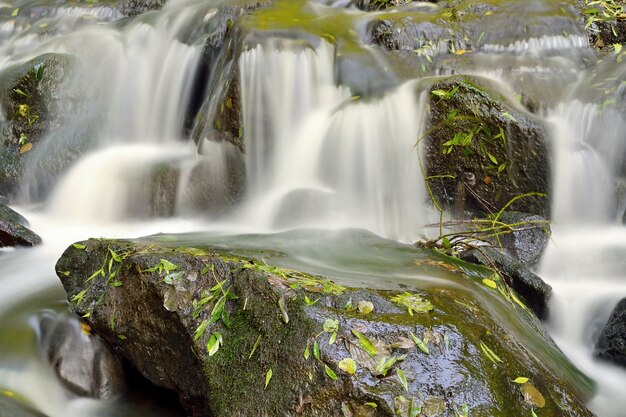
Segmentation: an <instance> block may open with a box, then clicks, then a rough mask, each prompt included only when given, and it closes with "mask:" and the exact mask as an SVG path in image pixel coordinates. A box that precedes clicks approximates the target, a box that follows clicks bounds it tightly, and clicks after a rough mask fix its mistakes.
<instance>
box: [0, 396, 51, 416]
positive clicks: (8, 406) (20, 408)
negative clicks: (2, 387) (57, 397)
mask: <svg viewBox="0 0 626 417" xmlns="http://www.w3.org/2000/svg"><path fill="white" fill-rule="evenodd" d="M0 417H46V416H45V415H44V414H42V413H40V412H38V411H35V410H33V409H32V408H30V407H28V406H26V405H24V404H22V403H21V402H19V401H17V400H15V399H13V398H10V397H8V396H7V395H6V394H0Z"/></svg>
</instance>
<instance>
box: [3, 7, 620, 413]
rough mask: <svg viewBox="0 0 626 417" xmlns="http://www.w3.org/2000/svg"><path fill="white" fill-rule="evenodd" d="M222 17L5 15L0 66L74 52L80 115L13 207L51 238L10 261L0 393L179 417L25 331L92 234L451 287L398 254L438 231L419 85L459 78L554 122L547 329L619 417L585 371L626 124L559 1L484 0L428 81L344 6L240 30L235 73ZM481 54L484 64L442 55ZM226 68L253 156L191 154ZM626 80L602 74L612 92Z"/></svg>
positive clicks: (60, 11) (280, 15)
mask: <svg viewBox="0 0 626 417" xmlns="http://www.w3.org/2000/svg"><path fill="white" fill-rule="evenodd" d="M227 3H228V1H226V0H219V1H213V2H207V1H202V0H170V1H169V3H167V5H166V6H165V7H164V8H163V9H162V10H161V11H157V12H149V13H145V14H143V15H140V16H138V17H134V18H128V19H125V18H123V16H122V14H121V13H120V12H119V11H118V10H117V9H115V7H113V6H112V5H111V4H109V3H99V2H95V3H94V4H91V5H85V4H84V3H73V2H69V3H68V4H67V5H60V4H58V2H47V1H40V2H38V1H26V0H24V1H21V2H19V4H17V5H9V4H5V3H2V2H0V69H4V68H9V67H11V66H12V65H17V64H21V63H24V62H27V61H28V60H29V59H32V58H33V57H36V56H39V55H41V54H43V53H63V54H69V55H71V56H73V57H74V58H75V65H74V66H72V69H71V70H70V71H69V74H68V77H67V79H66V86H65V87H66V88H67V90H68V91H71V92H74V93H75V94H74V93H72V94H68V96H67V98H66V100H67V101H68V103H67V104H68V106H70V104H73V105H75V106H74V107H71V106H70V107H68V108H72V109H73V110H72V111H75V114H74V113H73V114H70V116H71V117H68V118H64V119H63V120H64V122H63V123H64V124H63V125H62V126H61V127H60V128H59V129H55V130H53V131H51V132H49V133H48V134H47V135H46V137H45V138H43V140H42V141H41V142H40V143H39V144H38V145H37V147H38V148H37V149H35V148H33V151H32V152H33V158H31V164H32V165H31V166H30V167H29V169H28V170H27V171H26V174H25V176H24V180H23V184H22V189H21V190H20V193H19V196H18V197H17V198H16V200H15V201H12V203H13V204H12V205H13V206H14V207H15V208H16V209H17V210H18V211H20V212H22V213H23V214H24V215H25V216H26V217H27V218H28V219H29V220H30V221H31V226H32V229H33V230H35V231H37V232H38V233H39V234H40V235H41V236H42V237H43V239H44V244H43V245H42V246H40V247H38V248H34V249H3V250H2V251H0V265H1V266H2V272H3V273H2V276H0V288H1V291H0V319H1V320H0V390H9V391H11V392H16V393H19V394H20V395H21V396H23V397H24V398H25V400H26V401H27V402H29V403H30V404H32V405H33V406H34V408H36V409H37V410H40V411H41V412H43V413H45V414H46V415H47V416H49V417H60V416H64V417H68V416H69V417H72V416H76V417H78V416H85V415H92V416H103V417H104V416H111V417H113V416H115V417H119V416H144V415H145V416H147V415H151V416H155V415H156V416H169V415H175V411H171V410H167V409H164V408H163V407H162V405H159V404H155V403H153V402H152V401H151V400H150V399H147V398H144V397H141V395H137V396H136V397H133V396H131V397H124V398H117V399H114V400H107V401H96V400H86V399H81V398H78V397H76V396H74V395H72V394H70V393H69V392H68V391H67V390H65V389H64V388H63V387H62V385H60V383H59V382H58V381H57V380H56V379H55V377H54V375H53V374H52V372H51V371H50V369H49V367H48V366H47V364H46V363H45V360H44V359H43V358H42V357H41V354H40V352H38V351H37V348H36V333H35V329H34V326H33V324H32V323H33V317H35V316H36V314H38V313H39V312H41V311H43V310H46V309H47V310H53V311H63V310H64V309H65V304H64V299H65V294H64V292H63V290H62V288H61V285H60V283H59V282H58V278H57V277H56V274H55V271H54V263H55V262H56V260H57V259H58V257H59V256H60V255H61V253H62V252H63V250H64V249H65V248H66V247H67V246H68V245H69V244H71V243H72V242H75V241H78V240H83V239H85V238H88V237H139V236H145V235H149V234H154V233H172V234H174V233H184V232H201V233H196V234H193V235H188V237H187V238H186V239H189V240H190V241H193V240H194V239H195V240H198V239H201V240H202V242H203V243H206V244H212V245H220V246H226V247H241V246H248V247H253V249H254V250H261V249H264V250H267V251H272V250H274V251H280V252H281V253H285V254H286V255H287V256H286V258H285V259H283V262H285V263H286V264H287V265H288V266H292V267H302V268H305V269H308V270H309V272H319V273H324V274H327V275H329V276H331V277H332V276H337V277H343V279H345V280H346V281H348V282H352V283H355V284H359V285H368V280H370V281H371V280H376V281H375V282H370V283H369V284H370V285H375V286H378V285H382V286H394V285H400V284H401V285H408V286H417V287H419V286H420V285H425V283H435V284H442V283H443V282H444V280H445V277H426V276H422V275H420V274H417V273H415V272H414V271H413V269H412V268H409V267H408V266H407V265H409V264H410V263H411V262H410V259H409V258H411V257H412V255H411V254H410V249H409V247H408V246H407V245H406V243H408V242H412V241H414V240H416V239H419V238H420V237H421V236H422V234H423V233H424V232H425V230H423V229H422V226H423V225H425V224H429V223H431V222H433V221H436V218H437V216H436V213H434V212H433V210H432V208H430V207H429V205H428V204H426V202H427V200H428V197H427V194H426V190H425V187H424V184H423V180H422V174H421V171H420V164H419V160H418V157H417V155H418V152H417V150H418V149H417V146H418V145H416V142H417V138H419V137H420V136H421V135H422V134H423V133H424V130H425V127H426V126H424V124H425V114H426V110H427V107H428V95H427V93H426V92H427V85H428V83H429V80H432V79H433V78H432V77H434V76H437V75H443V74H452V73H455V74H458V73H461V74H475V75H476V74H477V75H480V76H483V77H487V78H490V79H493V80H495V81H497V83H499V85H500V86H501V87H502V94H503V95H508V96H513V95H514V94H513V93H512V92H513V91H517V90H516V89H517V88H521V89H522V92H523V93H524V94H527V95H529V96H532V97H534V98H535V99H537V102H538V103H539V104H537V106H536V111H537V117H541V118H543V120H544V121H545V122H546V123H548V124H549V125H550V126H551V127H552V137H551V151H552V155H553V166H552V170H553V189H554V192H553V204H552V206H553V215H552V217H553V221H554V226H553V231H554V234H553V239H552V242H551V243H550V245H549V247H548V249H547V252H546V254H545V256H544V259H543V261H542V264H541V267H540V271H539V272H540V275H541V276H542V277H543V278H544V279H545V280H546V281H547V282H548V283H550V284H551V285H552V286H553V287H554V295H553V299H552V302H551V317H550V321H549V322H548V327H549V329H550V332H551V334H552V335H553V336H554V338H555V339H556V341H557V342H558V344H559V346H560V347H561V348H562V349H563V350H564V352H565V353H566V354H567V355H568V357H569V358H570V359H571V360H572V361H573V362H574V363H575V364H576V365H577V366H578V367H580V368H581V369H582V370H583V371H584V372H585V373H587V374H588V375H589V376H591V377H592V378H593V379H595V380H596V382H597V383H598V393H597V395H596V396H595V397H594V399H593V400H592V402H591V404H590V407H591V408H592V410H593V411H594V412H595V413H596V414H597V415H598V416H599V417H620V416H626V411H624V410H626V398H624V396H623V395H622V393H623V387H624V386H625V385H626V371H624V370H622V369H620V368H617V367H615V366H612V365H609V364H606V363H602V362H599V361H597V360H595V359H593V357H592V349H593V338H594V336H595V335H596V333H597V331H598V328H599V326H600V325H601V324H602V323H603V322H604V321H605V320H606V319H607V317H608V315H609V313H610V310H611V308H612V306H613V305H614V304H615V303H616V302H617V301H618V300H619V299H621V298H623V297H625V296H626V276H625V272H624V271H626V268H624V259H626V228H624V227H623V226H622V217H623V216H624V211H625V209H626V197H625V196H626V192H624V193H623V194H624V195H621V196H620V195H618V196H615V195H614V192H613V189H614V184H615V183H616V182H618V183H619V182H620V181H621V179H620V176H621V175H622V173H621V169H622V167H621V164H622V159H623V151H624V145H623V142H624V140H623V132H626V129H625V128H626V122H625V121H624V118H623V117H622V115H621V113H620V112H618V111H613V110H611V108H610V106H607V107H606V108H604V107H603V106H602V105H601V104H599V103H598V101H597V100H595V101H594V100H589V99H588V97H589V96H590V95H591V94H592V92H591V91H590V90H591V89H592V87H590V86H589V85H590V80H593V79H594V78H593V77H598V75H597V73H592V65H591V64H590V63H589V60H590V57H592V56H593V52H592V51H591V49H590V47H589V46H588V44H587V40H586V37H585V35H584V33H583V32H582V31H580V28H579V27H578V26H577V23H576V22H575V18H574V17H573V16H572V15H571V14H568V12H567V11H566V7H562V6H563V4H562V3H567V2H560V1H553V0H542V1H539V0H536V1H528V2H515V1H501V2H496V1H492V2H490V3H494V4H496V5H497V6H498V7H499V8H496V10H497V12H495V13H492V15H493V19H492V20H487V21H485V22H484V23H483V25H484V26H483V27H484V31H483V33H482V34H481V33H474V32H472V31H469V32H468V35H466V37H467V39H466V40H462V41H459V40H458V39H457V40H453V41H450V42H447V41H446V42H443V43H442V44H436V47H432V48H431V49H430V50H428V51H427V52H424V49H423V48H425V45H415V50H411V51H410V53H415V55H416V57H417V59H418V61H417V62H420V63H421V64H420V65H422V69H426V71H423V74H422V75H421V76H419V77H418V76H416V75H415V71H413V72H408V73H407V69H406V67H403V66H402V65H399V64H398V63H397V62H395V61H394V58H393V57H392V56H391V55H389V54H386V53H383V52H382V51H381V50H379V49H377V48H374V47H372V45H370V44H369V43H368V42H367V36H368V35H367V33H368V30H369V29H368V28H369V27H370V26H368V25H369V23H370V20H371V19H372V16H374V15H373V14H371V13H365V12H362V11H359V10H357V9H356V8H355V7H354V6H352V5H351V3H352V2H334V3H333V2H328V4H323V3H325V2H319V1H318V2H309V1H307V0H291V1H279V2H278V6H277V7H276V8H274V9H266V10H263V11H260V12H259V13H257V14H255V15H254V17H247V18H245V19H246V20H244V21H243V22H242V24H241V27H242V28H243V33H242V34H240V36H241V37H242V38H244V40H243V41H242V47H241V51H240V52H241V55H240V56H239V58H238V59H236V60H235V61H234V62H229V61H228V59H231V60H232V59H233V58H232V57H231V58H228V57H224V56H218V57H216V56H214V55H212V54H211V53H210V52H207V50H208V49H207V48H206V46H205V42H206V41H207V39H209V40H210V39H213V37H214V36H218V35H219V34H220V33H221V32H220V30H221V29H219V28H220V27H221V26H220V25H221V24H223V23H224V22H222V21H220V20H219V19H220V13H222V9H220V7H221V6H223V5H225V4H227ZM437 10H438V9H437V6H434V5H427V6H424V5H423V4H419V5H414V4H413V3H411V4H408V5H404V6H402V7H399V8H398V9H396V11H394V12H389V13H388V14H389V16H391V17H393V16H409V17H410V18H411V19H414V21H423V22H427V23H428V22H431V20H432V21H434V19H435V18H436V17H437V16H438V15H437V13H439V12H438V11H437ZM513 13H515V14H516V15H517V16H518V17H519V18H520V19H522V20H524V19H527V22H528V25H527V26H526V27H525V30H515V28H512V27H511V21H510V20H509V19H510V17H509V16H510V15H512V14H513ZM490 16H491V15H490ZM520 16H521V17H520ZM428 24H430V23H428ZM226 26H227V25H226ZM428 27H430V26H428ZM431 30H433V29H432V28H431ZM433 33H436V31H434V30H433ZM446 33H448V32H447V31H446ZM427 34H428V33H426V35H427ZM470 38H471V39H470ZM469 41H473V42H474V43H475V46H476V50H475V54H471V55H466V54H464V53H456V52H455V53H449V52H450V51H449V50H448V48H449V47H450V45H451V48H453V50H454V51H457V52H458V50H463V48H464V46H463V43H464V42H469ZM455 42H457V43H455ZM443 44H445V47H444V49H445V51H442V50H441V45H443ZM431 46H433V44H431ZM420 51H421V52H420ZM594 59H595V58H594ZM207 60H208V62H207ZM433 60H434V63H433V65H432V66H430V67H428V65H430V64H429V62H432V61H433ZM427 64H428V65H427ZM203 65H205V66H206V67H204V68H203ZM416 65H417V64H416ZM207 68H208V70H207ZM222 68H230V70H231V71H233V72H236V73H237V75H238V76H239V80H240V83H239V87H240V93H241V103H242V106H241V117H242V122H243V125H242V126H241V127H240V129H239V132H235V136H239V137H238V139H239V140H241V141H242V142H243V143H245V146H246V153H245V156H241V154H240V153H239V151H238V150H237V149H236V146H235V145H232V144H229V143H224V142H223V143H218V142H215V141H211V140H209V139H210V138H209V136H210V135H209V134H206V135H204V133H205V130H203V131H202V132H201V134H200V136H201V137H200V138H199V141H198V143H195V142H194V141H193V140H191V139H190V136H191V133H190V132H191V130H192V129H191V128H190V126H192V125H193V123H194V121H193V120H191V119H190V118H189V114H188V112H189V109H190V108H194V107H200V106H199V105H198V103H196V102H195V101H196V100H197V97H196V93H197V91H196V89H202V88H204V86H205V85H207V86H209V88H211V86H214V85H216V82H215V80H221V79H222V78H220V77H224V74H222V73H219V71H220V69H222ZM621 68H622V66H619V65H618V66H617V69H616V68H614V67H607V68H606V69H603V70H602V71H606V73H605V75H606V78H607V79H618V80H620V79H623V77H622V73H623V70H622V69H621ZM624 68H626V67H624ZM407 74H408V75H407ZM620 77H621V78H620ZM520 80H522V81H520ZM218 84H219V83H218ZM544 87H545V89H544ZM542 89H544V91H542ZM620 91H621V90H620V89H619V88H617V89H616V94H615V97H614V99H613V102H619V101H620V100H621V95H620ZM211 93H212V92H211V91H209V93H208V94H207V97H208V99H207V100H208V101H207V102H206V103H205V105H204V106H202V108H203V109H213V110H215V111H222V112H224V111H225V110H224V108H221V109H220V105H219V103H217V102H212V101H211V100H216V98H215V97H217V96H218V94H217V88H216V91H214V92H213V93H215V94H211ZM77 97H82V98H84V101H82V102H81V101H80V100H78V101H76V100H77ZM76 103H78V105H76ZM231 104H232V103H231ZM226 106H228V103H227V104H226ZM195 122H196V123H197V120H196V121H195ZM211 128H212V127H211V126H210V127H209V130H207V132H210V131H211ZM70 131H71V132H72V134H69V133H68V132H70ZM194 134H197V130H196V131H194ZM78 150H79V151H78ZM61 153H65V154H68V155H71V157H70V158H69V159H68V160H67V163H66V166H65V168H64V169H62V170H60V172H55V174H54V175H53V176H49V175H47V174H46V173H42V171H41V169H40V167H41V166H45V164H46V162H47V161H53V160H54V157H55V156H56V155H59V154H61ZM233 172H234V173H235V174H234V177H235V180H233ZM202 175H204V176H205V177H206V178H204V179H203V178H199V177H200V176H202ZM232 181H234V184H235V185H234V186H232V187H231V182H232ZM233 187H235V188H237V189H238V192H235V193H233V191H232V188H233ZM622 188H623V186H622ZM42 190H43V191H42ZM268 256H269V255H268ZM383 277H384V280H383ZM450 285H452V284H450ZM42 393H45V395H42Z"/></svg>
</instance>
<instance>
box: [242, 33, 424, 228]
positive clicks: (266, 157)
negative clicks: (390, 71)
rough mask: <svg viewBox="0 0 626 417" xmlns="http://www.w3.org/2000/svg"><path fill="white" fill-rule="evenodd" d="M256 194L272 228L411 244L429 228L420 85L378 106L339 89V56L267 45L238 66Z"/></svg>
mask: <svg viewBox="0 0 626 417" xmlns="http://www.w3.org/2000/svg"><path fill="white" fill-rule="evenodd" d="M240 73H241V78H242V80H241V84H242V97H243V98H242V101H243V106H242V107H243V121H244V128H243V134H244V140H245V143H246V146H247V153H246V164H247V173H248V187H247V188H248V190H250V195H249V196H248V198H249V200H248V202H247V207H245V208H244V213H245V214H244V216H252V217H253V218H254V222H260V223H261V224H262V225H265V226H266V227H269V228H274V227H277V228H279V229H280V228H282V227H293V226H300V227H303V226H304V227H315V226H317V227H320V226H321V227H331V228H332V227H359V228H365V229H368V230H371V231H373V232H375V233H377V234H380V235H382V236H386V237H390V238H394V239H401V240H410V239H411V238H415V237H416V236H418V235H419V230H420V229H419V227H420V225H421V224H424V223H426V211H425V204H424V201H425V199H426V196H425V191H424V184H423V178H422V175H421V173H420V168H419V161H418V155H417V152H416V143H417V140H418V138H419V135H420V131H421V129H422V127H423V120H422V118H423V114H424V102H423V101H424V100H423V98H422V100H420V99H419V95H418V93H417V90H418V89H417V87H416V85H415V83H407V84H404V85H402V86H400V87H398V88H397V89H395V90H393V91H390V92H388V93H386V94H384V95H383V96H382V97H379V98H371V99H361V98H360V97H354V96H352V94H351V92H350V91H349V90H348V89H347V88H346V87H341V86H337V82H336V80H335V76H334V48H333V47H332V46H331V45H330V44H328V43H326V42H324V41H322V42H321V43H320V44H319V46H317V47H315V48H312V47H304V48H303V47H301V46H298V45H296V44H292V43H289V42H284V41H281V42H269V43H268V44H266V45H258V46H256V47H255V48H253V49H251V50H249V51H246V52H245V53H244V54H243V55H242V57H241V59H240Z"/></svg>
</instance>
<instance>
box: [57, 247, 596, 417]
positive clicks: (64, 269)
mask: <svg viewBox="0 0 626 417" xmlns="http://www.w3.org/2000/svg"><path fill="white" fill-rule="evenodd" d="M433 264H434V265H436V266H437V267H440V265H441V263H437V262H435V263H433ZM444 267H446V268H447V269H448V270H449V268H451V266H450V265H444ZM56 270H57V274H58V276H59V277H60V279H61V281H62V282H63V285H64V287H65V289H66V291H67V294H68V299H69V300H70V308H71V309H72V310H73V311H74V312H75V313H77V314H79V315H81V316H83V317H84V320H85V321H86V323H87V324H88V325H89V326H90V327H91V328H92V329H93V331H94V332H97V333H98V334H100V335H101V336H102V337H103V338H104V339H105V340H106V341H107V342H109V343H110V344H111V345H112V346H113V347H114V349H115V350H116V351H117V352H119V353H120V354H122V355H123V356H125V357H126V358H128V359H129V360H130V361H131V362H132V363H133V364H134V365H135V366H136V368H137V369H138V370H139V371H140V372H141V373H142V374H143V375H144V376H145V377H146V378H147V379H148V380H150V381H152V382H153V383H154V384H156V385H158V386H161V387H164V388H167V389H170V390H174V391H175V392H177V393H178V395H179V398H180V401H181V403H182V405H183V406H184V407H185V408H186V410H187V412H188V413H189V414H190V415H193V416H206V415H211V416H278V415H280V416H295V415H301V414H302V415H307V416H339V415H342V416H373V415H376V416H390V417H391V416H394V415H417V414H418V413H419V411H418V410H421V412H422V413H423V414H425V415H429V416H434V415H448V416H451V415H453V414H454V413H455V412H456V411H458V412H464V413H466V412H465V411H463V410H466V409H469V410H470V412H471V414H472V415H473V414H476V415H489V416H494V417H497V416H518V415H530V413H531V411H530V410H531V409H533V408H535V409H539V408H541V409H542V410H541V413H544V414H546V415H551V414H554V415H564V414H567V415H570V416H591V415H592V414H591V413H590V412H589V411H588V410H586V408H585V407H584V404H583V398H584V396H585V392H586V394H587V395H588V394H589V392H588V391H587V389H586V388H584V384H582V385H580V384H578V383H577V382H575V380H576V378H575V377H574V375H579V374H577V372H572V369H573V367H572V366H571V365H570V364H569V363H568V362H567V360H565V359H564V358H563V356H562V354H561V353H560V352H559V351H558V349H557V348H556V347H555V346H554V345H553V344H552V342H550V341H549V340H548V339H546V338H545V336H543V335H542V333H541V332H540V333H538V334H535V333H533V332H531V333H532V334H533V335H534V336H520V334H517V333H515V332H514V331H513V330H511V329H510V328H509V327H507V326H506V325H505V324H504V323H505V321H506V318H507V317H510V316H511V314H512V313H513V314H514V315H515V314H519V315H520V317H523V318H518V319H516V320H518V321H519V323H518V324H521V323H522V322H524V323H526V324H523V325H522V326H521V327H520V326H518V325H516V326H513V327H516V328H518V329H520V328H523V329H535V328H536V329H538V328H540V326H538V322H537V321H536V319H535V318H533V316H532V315H530V314H528V313H527V312H526V310H525V309H522V308H521V307H519V306H518V305H517V304H516V303H513V302H508V301H506V300H505V299H504V298H498V297H500V296H499V295H498V292H496V290H495V289H491V288H488V287H485V286H484V285H482V284H480V281H478V283H477V284H476V288H474V290H477V291H478V292H479V293H480V292H481V291H487V292H488V293H489V294H488V297H487V298H483V297H478V296H477V295H476V292H475V291H474V290H467V289H460V288H459V287H458V286H451V287H449V288H433V287H425V288H424V289H421V290H419V291H410V292H409V291H397V290H368V289H356V288H348V287H344V286H342V285H339V284H336V283H333V282H331V281H329V280H327V279H325V278H323V277H316V276H311V275H308V274H305V273H301V272H297V271H293V270H288V269H284V268H280V267H277V266H271V265H267V264H266V263H264V262H259V261H256V260H252V259H247V258H243V257H241V256H236V255H234V254H232V253H227V252H221V253H220V252H216V251H214V250H208V249H199V248H191V247H177V246H169V247H168V246H167V245H166V243H163V241H161V240H158V239H146V240H141V241H116V240H88V241H85V242H80V243H76V244H74V245H72V246H70V247H69V248H68V249H67V250H66V251H65V253H64V254H63V256H62V257H61V259H59V261H58V263H57V265H56ZM468 279H469V278H468ZM472 285H474V284H472ZM472 285H471V286H472ZM503 285H504V284H503V283H499V284H497V286H500V292H501V293H502V294H503V295H504V294H510V292H509V291H510V290H509V289H508V288H507V287H505V286H503ZM490 297H496V298H498V301H496V302H495V304H489V303H488V302H486V299H489V298H490ZM507 297H508V300H509V301H510V300H511V298H510V296H509V295H507ZM496 305H499V306H500V307H502V306H505V307H506V308H507V309H508V312H505V311H507V310H505V311H501V310H498V308H499V307H496ZM493 308H495V309H496V310H493V311H492V309H493ZM511 310H514V311H515V312H516V313H514V312H513V311H511ZM495 311H500V313H501V314H494V312H495ZM529 337H530V338H532V339H533V341H532V342H530V341H529ZM539 358H541V359H542V360H545V362H542V360H540V359H539ZM553 361H556V362H553ZM520 377H521V378H520ZM526 378H528V379H526ZM578 382H580V381H578ZM455 410H456V411H455Z"/></svg>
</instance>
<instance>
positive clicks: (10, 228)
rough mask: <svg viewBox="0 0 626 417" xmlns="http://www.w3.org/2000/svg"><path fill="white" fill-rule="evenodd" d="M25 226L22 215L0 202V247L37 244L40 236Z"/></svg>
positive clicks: (26, 222) (25, 222)
mask: <svg viewBox="0 0 626 417" xmlns="http://www.w3.org/2000/svg"><path fill="white" fill-rule="evenodd" d="M27 226H28V221H27V220H26V219H25V218H24V217H23V216H21V215H20V214H19V213H17V212H15V211H14V210H12V209H11V208H10V207H9V206H7V205H5V204H2V203H0V247H6V246H35V245H39V244H40V243H41V237H39V235H37V234H36V233H35V232H33V231H32V230H30V229H29V228H28V227H27Z"/></svg>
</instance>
